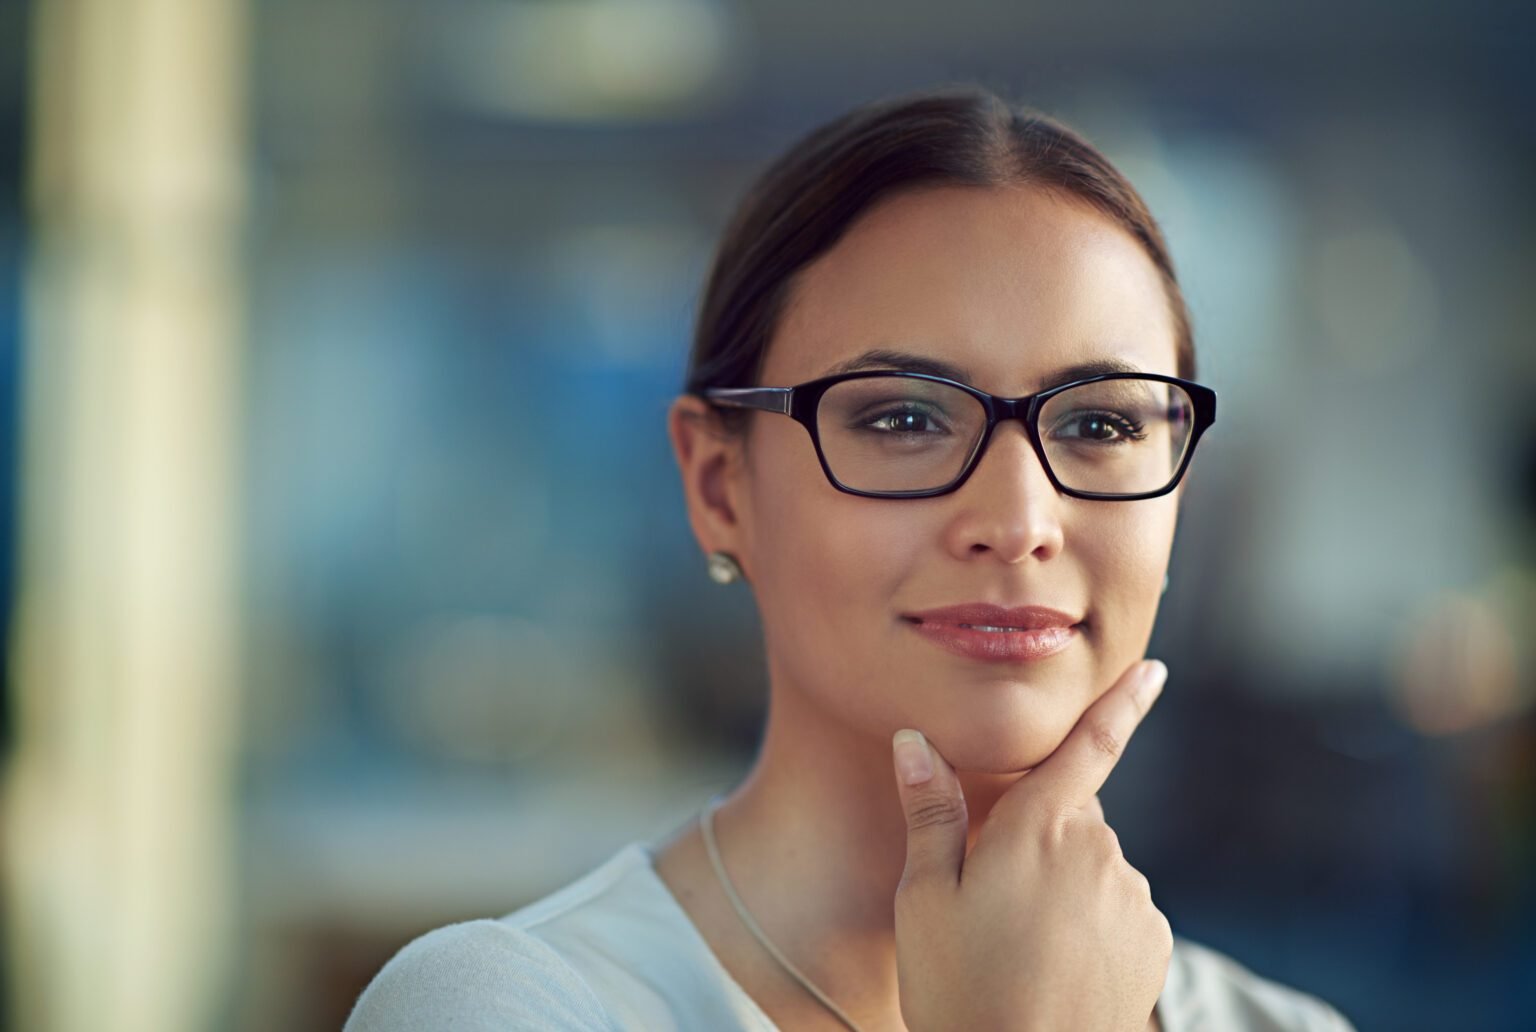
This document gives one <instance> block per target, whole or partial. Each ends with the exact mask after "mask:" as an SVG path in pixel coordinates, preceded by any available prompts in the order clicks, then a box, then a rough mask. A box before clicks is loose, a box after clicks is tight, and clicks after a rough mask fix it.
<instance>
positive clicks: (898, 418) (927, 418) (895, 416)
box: [864, 409, 945, 434]
mask: <svg viewBox="0 0 1536 1032" xmlns="http://www.w3.org/2000/svg"><path fill="white" fill-rule="evenodd" d="M864 425H865V426H866V427H868V428H869V429H871V430H878V431H881V432H884V433H893V434H931V433H943V432H945V427H944V426H942V425H941V424H940V423H939V422H938V421H937V420H936V419H934V418H933V414H932V413H930V412H926V411H924V410H922V409H893V410H891V411H889V412H883V413H881V414H880V415H878V416H876V417H875V418H874V419H872V420H870V421H869V422H867V423H865V424H864Z"/></svg>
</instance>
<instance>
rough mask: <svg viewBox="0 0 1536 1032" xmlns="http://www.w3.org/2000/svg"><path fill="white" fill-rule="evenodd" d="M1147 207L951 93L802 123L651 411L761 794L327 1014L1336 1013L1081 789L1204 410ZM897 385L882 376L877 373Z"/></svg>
mask: <svg viewBox="0 0 1536 1032" xmlns="http://www.w3.org/2000/svg"><path fill="white" fill-rule="evenodd" d="M1194 364H1195V363H1194V351H1193V344H1192V339H1191V333H1190V325H1189V319H1188V316H1187V313H1186V311H1185V306H1184V302H1183V299H1182V296H1181V294H1180V291H1179V287H1178V284H1177V281H1176V279H1175V277H1174V272H1173V268H1172V265H1171V263H1170V260H1169V257H1168V254H1167V251H1166V248H1165V245H1164V243H1163V239H1162V237H1161V234H1160V232H1159V230H1158V228H1157V226H1156V224H1155V223H1154V221H1153V219H1152V217H1151V216H1150V215H1149V214H1148V213H1147V210H1146V208H1145V206H1144V204H1143V203H1142V201H1141V199H1140V198H1139V197H1138V196H1137V194H1136V193H1135V191H1134V190H1133V189H1132V187H1131V186H1130V185H1129V184H1128V183H1127V182H1126V181H1125V180H1124V179H1123V178H1122V177H1121V175H1120V174H1119V173H1118V172H1117V171H1116V170H1115V169H1114V168H1113V167H1112V166H1110V165H1109V163H1108V162H1107V161H1106V160H1105V159H1104V158H1103V157H1102V156H1101V155H1100V154H1099V153H1098V152H1096V151H1095V150H1094V149H1093V148H1092V147H1091V146H1089V145H1088V144H1087V143H1086V142H1085V141H1083V140H1082V139H1081V138H1080V137H1078V136H1077V135H1076V134H1074V133H1073V132H1072V131H1070V130H1068V129H1066V128H1065V127H1063V126H1061V125H1059V124H1057V123H1055V122H1053V121H1051V120H1050V119H1047V118H1044V117H1042V116H1039V115H1037V114H1034V113H1032V112H1028V111H1023V110H1018V109H1014V108H1010V107H1009V106H1008V105H1006V104H1005V103H1004V102H1002V101H1001V100H999V99H998V98H997V97H995V96H993V95H991V94H990V93H987V92H985V91H982V90H978V89H970V88H961V89H946V90H940V91H936V92H931V93H926V94H921V95H910V96H905V97H901V98H897V99H894V100H889V101H885V102H882V103H878V104H872V105H868V106H866V107H863V108H860V109H858V110H856V111H853V112H851V113H849V114H847V115H845V116H844V117H842V118H839V119H837V120H835V121H833V122H832V123H830V124H828V125H826V126H824V127H822V128H820V129H818V130H816V131H815V132H813V133H811V134H810V135H809V136H808V137H806V138H805V139H804V140H803V141H801V142H800V143H799V144H798V145H797V146H796V147H794V148H793V149H792V150H791V151H790V152H788V153H787V154H786V155H785V156H784V157H782V158H781V159H780V160H779V161H777V162H776V163H775V164H774V165H773V166H772V167H771V168H770V169H769V170H768V171H767V172H766V173H765V174H764V176H763V177H762V179H761V180H760V181H759V182H758V184H757V185H756V186H755V187H754V188H753V189H752V190H751V192H750V193H749V194H748V196H747V198H746V200H745V201H744V202H743V204H742V206H741V208H740V210H739V211H738V213H737V215H736V217H735V218H734V220H733V221H732V223H731V225H730V226H729V227H728V229H727V231H726V234H725V237H724V240H723V242H722V244H721V246H720V248H719V251H718V253H717V255H716V257H715V262H714V267H713V270H712V272H711V275H710V278H709V282H708V287H707V290H706V293H705V296H704V299H703V304H702V307H701V311H700V318H699V321H698V327H697V334H696V338H695V344H694V351H693V355H692V362H691V366H690V371H689V379H688V384H687V391H686V393H685V394H684V395H683V396H681V397H679V398H678V399H677V400H676V401H675V403H674V404H673V406H672V408H671V411H670V413H669V422H668V427H669V431H670V434H671V439H672V443H673V447H674V449H675V452H676V456H677V460H678V464H679V467H680V469H681V472H682V480H683V489H684V492H685V494H686V498H687V504H688V512H689V518H690V521H691V523H692V526H693V531H694V534H695V536H696V537H697V539H698V541H699V544H700V546H701V548H702V550H703V551H704V552H705V553H706V554H707V555H708V556H709V571H710V574H711V575H712V576H713V577H714V578H715V579H716V580H717V581H720V582H722V583H730V582H731V581H733V580H737V579H741V580H744V581H745V582H746V583H747V584H749V585H750V586H751V590H752V591H753V592H754V595H755V597H756V601H757V605H758V608H759V611H760V612H761V614H762V620H763V628H764V637H765V642H766V645H767V658H768V670H769V680H770V684H771V695H770V700H769V709H768V721H767V728H766V732H765V735H764V739H763V744H762V748H761V751H760V753H759V755H758V757H757V759H756V762H755V764H754V766H753V768H752V770H751V772H750V774H749V775H748V777H747V778H746V779H745V781H744V782H743V783H742V784H741V785H740V786H739V787H738V788H737V789H736V790H735V791H733V792H731V793H730V794H729V795H728V796H726V797H725V798H724V799H723V800H722V799H716V800H712V801H711V804H710V805H708V806H706V807H705V808H704V809H703V811H702V812H701V813H700V815H699V820H698V821H697V822H694V821H690V822H689V823H688V824H687V825H686V826H685V827H684V828H683V829H681V830H680V831H678V832H677V833H675V834H673V835H671V836H670V837H669V838H667V839H666V840H665V841H660V842H635V843H630V844H629V845H627V846H625V847H624V848H623V849H621V850H620V851H619V852H618V853H617V854H616V855H615V856H614V857H613V858H612V859H610V860H609V861H608V862H606V863H605V864H603V865H602V866H601V867H599V868H597V869H596V870H594V871H592V872H590V873H588V874H587V875H585V876H584V877H582V878H580V879H578V880H576V881H575V882H573V883H572V884H570V885H567V886H566V887H564V888H562V889H561V890H559V891H557V892H555V893H554V894H552V895H550V896H548V897H545V898H544V899H542V900H540V901H538V902H535V903H533V904H531V905H529V906H527V907H524V908H523V909H521V910H519V911H517V912H515V913H513V914H511V915H509V916H507V917H504V918H501V919H499V920H494V921H492V920H485V921H474V922H466V923H464V924H460V925H454V926H449V927H447V928H443V929H439V930H437V931H435V932H432V933H429V934H428V935H426V936H423V937H422V938H421V939H418V940H417V941H416V942H414V943H412V944H411V945H410V946H408V947H407V948H405V949H404V950H402V951H401V952H400V954H398V955H397V956H396V957H395V958H394V959H393V960H392V961H391V962H390V963H389V964H388V965H387V966H386V967H385V968H384V970H383V971H382V972H381V973H380V974H379V975H378V976H377V977H376V978H375V980H374V982H373V983H372V984H371V985H370V987H369V988H368V989H367V990H366V991H365V992H364V994H363V996H362V997H361V998H360V1000H359V1002H358V1005H357V1007H356V1008H355V1010H354V1012H353V1015H352V1018H351V1020H350V1021H349V1023H348V1028H349V1029H350V1030H354V1032H362V1030H374V1029H397V1028H398V1029H405V1028H428V1027H434V1028H435V1027H443V1028H447V1027H452V1028H456V1029H464V1028H473V1029H482V1028H483V1029H492V1028H497V1029H501V1028H571V1029H576V1028H581V1029H588V1028H592V1029H597V1028H601V1029H612V1028H625V1029H630V1028H636V1029H641V1028H644V1029H656V1028H683V1029H712V1030H713V1029H771V1028H775V1027H777V1028H785V1029H824V1028H842V1027H848V1028H860V1029H903V1028H909V1029H921V1030H929V1029H951V1028H953V1029H973V1028H1005V1027H1006V1028H1028V1029H1036V1028H1039V1029H1055V1028H1062V1029H1065V1028H1071V1029H1124V1030H1140V1029H1143V1028H1151V1029H1159V1028H1161V1029H1163V1030H1165V1032H1183V1030H1187V1029H1188V1030H1192V1029H1196V1028H1201V1029H1244V1028H1251V1029H1276V1028H1284V1029H1293V1028H1294V1029H1348V1028H1349V1027H1350V1026H1349V1024H1348V1023H1347V1022H1346V1021H1345V1020H1344V1019H1343V1018H1342V1017H1341V1016H1340V1015H1339V1014H1338V1013H1337V1012H1336V1011H1335V1010H1333V1009H1332V1008H1331V1007H1329V1006H1328V1005H1327V1004H1325V1003H1323V1002H1321V1001H1319V1000H1317V999H1315V998H1313V997H1310V996H1306V995H1304V994H1302V993H1300V992H1297V991H1294V990H1291V989H1287V988H1284V987H1281V986H1279V985H1276V984H1275V983H1272V982H1268V981H1265V980H1263V979H1260V978H1258V977H1257V976H1255V975H1253V974H1252V973H1250V972H1248V971H1247V970H1245V969H1243V968H1241V967H1239V966H1238V965H1237V964H1236V963H1235V962H1233V961H1231V960H1230V959H1228V958H1226V957H1224V956H1222V955H1220V954H1217V953H1215V952H1214V951H1211V950H1208V949H1206V948H1203V947H1200V946H1197V945H1195V944H1194V943H1190V942H1187V941H1185V940H1175V939H1174V937H1173V936H1172V934H1171V932H1170V930H1169V926H1168V922H1167V921H1166V920H1165V919H1164V917H1163V915H1162V914H1161V913H1160V912H1159V911H1158V910H1157V908H1156V906H1155V905H1154V904H1153V902H1152V898H1151V893H1150V889H1149V886H1148V884H1147V881H1146V879H1145V878H1144V877H1143V876H1142V875H1141V874H1140V873H1139V872H1137V871H1136V870H1135V869H1134V868H1133V867H1131V866H1130V865H1129V864H1128V863H1127V862H1126V861H1125V859H1124V857H1123V856H1122V855H1121V853H1120V850H1119V847H1118V842H1117V840H1116V838H1115V835H1114V833H1113V831H1112V830H1110V828H1109V826H1108V825H1107V824H1106V823H1105V820H1104V814H1103V810H1102V809H1101V808H1100V807H1099V805H1098V800H1097V797H1096V793H1097V791H1098V789H1099V787H1100V786H1101V785H1102V784H1103V783H1104V781H1105V779H1106V778H1107V777H1108V776H1109V774H1110V773H1111V771H1112V769H1113V767H1114V765H1115V762H1116V760H1117V759H1118V757H1119V756H1120V755H1121V753H1122V750H1123V749H1124V747H1125V744H1126V742H1127V740H1128V738H1129V737H1130V735H1131V734H1132V732H1133V731H1134V729H1135V727H1136V725H1137V724H1138V723H1139V721H1140V720H1141V719H1142V717H1143V716H1144V715H1145V714H1146V712H1147V709H1148V707H1149V706H1150V705H1151V704H1152V702H1153V700H1154V699H1155V698H1156V696H1157V693H1158V691H1159V690H1160V688H1161V684H1162V681H1163V679H1164V677H1165V676H1166V673H1167V672H1166V669H1165V668H1164V667H1163V666H1162V664H1160V663H1158V662H1156V661H1145V660H1144V657H1143V652H1144V650H1145V648H1146V645H1147V642H1148V640H1149V638H1150V636H1151V632H1152V626H1153V621H1154V618H1155V617H1156V614H1157V606H1158V601H1159V598H1160V596H1161V592H1162V590H1163V588H1164V586H1165V585H1166V570H1167V565H1168V558H1169V554H1170V550H1171V548H1172V544H1173V537H1174V529H1175V523H1176V518H1177V514H1178V505H1179V499H1180V497H1181V494H1182V483H1183V481H1182V478H1183V474H1184V472H1185V471H1186V469H1187V468H1188V464H1189V461H1190V457H1191V455H1192V453H1193V451H1194V448H1195V445H1196V444H1197V443H1198V441H1199V439H1200V435H1201V434H1202V433H1203V432H1204V431H1205V429H1206V428H1207V427H1208V426H1209V425H1210V424H1211V422H1212V421H1213V420H1214V418H1215V396H1214V394H1213V393H1212V392H1211V391H1210V390H1209V389H1207V388H1205V387H1202V386H1200V385H1198V384H1196V383H1194V382H1193V381H1192V379H1191V378H1192V377H1193V375H1194ZM893 374H894V375H893Z"/></svg>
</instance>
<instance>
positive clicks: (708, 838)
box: [699, 796, 859, 1032]
mask: <svg viewBox="0 0 1536 1032" xmlns="http://www.w3.org/2000/svg"><path fill="white" fill-rule="evenodd" d="M719 805H720V798H719V797H718V796H716V797H715V798H714V799H711V800H710V801H709V802H708V803H706V804H705V805H704V809H702V810H700V811H699V828H700V829H701V830H702V831H703V832H704V846H705V848H706V849H708V850H709V862H710V863H711V864H713V865H714V868H715V874H716V876H718V877H719V879H720V886H721V888H723V889H725V894H726V895H727V896H729V897H730V900H731V906H733V907H735V908H736V913H737V914H739V915H740V916H741V922H742V924H744V925H746V926H747V931H749V932H751V933H752V934H753V936H754V937H756V939H757V941H758V942H760V943H762V944H763V949H765V950H767V951H768V953H769V955H770V956H772V957H773V959H774V960H776V961H778V962H779V966H781V967H782V968H783V969H784V970H785V971H788V972H789V974H790V976H791V977H793V978H794V980H795V981H796V982H799V983H800V984H801V985H802V986H803V987H804V988H805V990H806V992H808V993H810V994H811V995H812V996H814V997H816V999H818V1000H820V1001H821V1003H822V1005H823V1006H825V1007H826V1008H827V1010H829V1011H831V1012H832V1013H833V1014H836V1015H837V1018H838V1020H839V1021H841V1022H842V1023H843V1024H844V1025H847V1026H848V1027H849V1028H850V1029H852V1030H853V1032H859V1026H857V1025H855V1024H854V1023H853V1019H852V1018H850V1017H849V1016H848V1015H846V1014H844V1013H843V1012H842V1010H841V1009H839V1008H838V1006H837V1004H835V1003H833V1002H832V1001H831V1000H829V999H827V994H826V993H824V992H822V991H821V990H820V989H818V988H816V987H815V986H814V985H812V984H811V980H810V979H809V978H806V977H805V976H804V975H802V974H801V973H800V971H799V969H798V968H796V967H795V966H794V965H793V964H791V963H790V962H789V958H788V957H786V956H784V954H782V953H780V952H779V948H778V947H777V946H775V945H774V944H773V943H771V942H769V941H768V936H766V935H764V934H763V930H762V929H761V928H759V927H758V924H757V922H756V921H754V920H753V919H752V915H751V914H749V913H747V908H746V905H745V904H744V903H742V902H741V897H740V896H738V895H736V889H735V888H734V887H733V886H732V885H731V879H729V878H727V877H726V876H725V864H724V863H723V862H722V861H721V859H720V847H719V846H717V845H716V844H715V809H716V807H718V806H719Z"/></svg>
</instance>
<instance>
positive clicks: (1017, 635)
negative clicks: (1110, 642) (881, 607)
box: [902, 602, 1082, 663]
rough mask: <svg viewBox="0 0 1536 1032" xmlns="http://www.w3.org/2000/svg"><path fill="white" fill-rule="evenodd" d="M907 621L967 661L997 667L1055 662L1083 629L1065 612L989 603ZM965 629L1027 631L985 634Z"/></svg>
mask: <svg viewBox="0 0 1536 1032" xmlns="http://www.w3.org/2000/svg"><path fill="white" fill-rule="evenodd" d="M902 619H904V620H906V621H907V622H908V623H909V624H911V625H912V629H913V630H915V631H916V632H917V633H918V634H921V635H922V636H923V637H924V638H926V639H928V640H929V641H931V642H932V643H933V644H935V645H937V646H939V647H940V648H943V649H946V650H948V651H950V652H953V653H955V654H956V655H960V656H964V657H965V658H967V659H976V660H983V661H986V662H993V663H1023V662H1029V661H1032V660H1037V659H1044V658H1046V657H1047V656H1053V655H1055V654H1056V653H1058V652H1060V651H1061V650H1062V649H1064V648H1066V647H1067V646H1068V645H1070V644H1072V642H1073V641H1074V640H1076V638H1077V636H1078V632H1079V631H1078V629H1079V627H1080V626H1081V623H1082V622H1081V621H1080V620H1078V619H1077V618H1076V617H1073V616H1071V615H1069V614H1067V613H1063V612H1062V611H1061V610H1059V609H1050V608H1048V607H1045V606H996V605H991V604H989V603H986V602H968V603H965V604H963V605H958V606H945V607H943V608H942V609H928V610H924V611H922V612H919V613H905V614H903V615H902ZM962 624H969V625H972V626H973V627H974V626H983V627H1018V628H1021V629H1020V630H1017V631H979V630H973V629H971V627H964V626H961V625H962Z"/></svg>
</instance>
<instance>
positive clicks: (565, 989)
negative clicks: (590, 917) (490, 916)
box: [344, 920, 614, 1032]
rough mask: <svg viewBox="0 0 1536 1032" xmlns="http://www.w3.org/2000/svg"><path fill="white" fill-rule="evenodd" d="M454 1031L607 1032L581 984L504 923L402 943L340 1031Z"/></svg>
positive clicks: (476, 924) (606, 1022)
mask: <svg viewBox="0 0 1536 1032" xmlns="http://www.w3.org/2000/svg"><path fill="white" fill-rule="evenodd" d="M449 1027H451V1028H453V1029H456V1030H463V1032H482V1030H483V1032H491V1030H492V1029H495V1030H502V1029H515V1028H540V1029H546V1028H547V1029H566V1030H576V1029H587V1030H590V1029H610V1028H613V1027H614V1025H613V1022H612V1021H611V1020H610V1018H609V1016H608V1014H607V1013H606V1012H605V1010H604V1009H603V1006H602V1004H601V1003H599V1002H598V999H597V997H596V996H595V995H594V994H593V992H592V990H591V988H590V987H589V986H588V985H587V983H586V982H585V980H583V979H582V977H581V976H580V975H579V974H577V973H576V972H575V971H574V970H572V968H571V967H570V965H569V964H567V963H566V962H565V960H564V959H562V958H561V956H560V955H559V954H558V953H556V952H555V951H554V950H552V949H550V947H549V946H547V945H546V944H544V943H543V942H541V941H540V940H539V939H538V938H536V937H535V936H533V935H531V934H529V933H528V932H527V931H525V930H523V929H521V928H518V927H516V926H514V925H512V924H509V923H507V922H505V921H494V920H478V921H465V922H462V923H460V924H452V925H446V926H444V927H442V928H438V929H436V930H434V931H431V932H428V933H426V934H425V935H422V936H420V937H419V938H417V939H414V940H412V941H411V942H410V943H408V944H406V945H405V946H404V947H403V948H401V950H400V951H399V952H398V953H396V954H395V955H394V957H392V958H391V959H390V960H389V962H388V963H387V964H385V965H384V967H383V968H382V969H381V970H380V971H379V973H378V974H377V975H375V976H374V978H373V981H371V982H370V983H369V984H368V987H367V988H366V989H364V990H363V993H362V995H361V996H360V997H358V1000H357V1003H356V1005H355V1006H354V1007H353V1009H352V1015H351V1017H349V1018H348V1019H347V1024H346V1027H345V1029H344V1032H397V1030H398V1032H405V1030H406V1029H413V1030H415V1029H433V1028H449Z"/></svg>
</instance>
